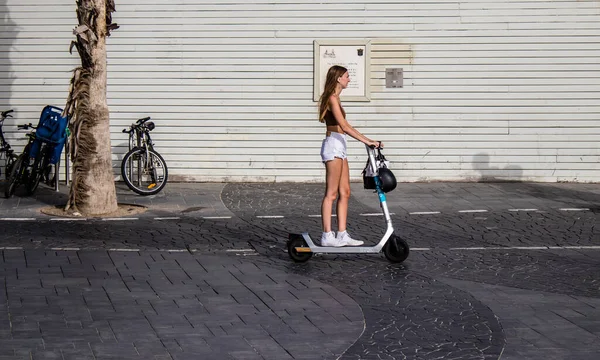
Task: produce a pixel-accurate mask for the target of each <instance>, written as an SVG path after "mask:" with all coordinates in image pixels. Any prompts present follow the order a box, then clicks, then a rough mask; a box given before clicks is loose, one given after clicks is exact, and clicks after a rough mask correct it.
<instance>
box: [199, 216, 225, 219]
mask: <svg viewBox="0 0 600 360" xmlns="http://www.w3.org/2000/svg"><path fill="white" fill-rule="evenodd" d="M202 218H203V219H205V220H221V219H231V216H203V217H202Z"/></svg>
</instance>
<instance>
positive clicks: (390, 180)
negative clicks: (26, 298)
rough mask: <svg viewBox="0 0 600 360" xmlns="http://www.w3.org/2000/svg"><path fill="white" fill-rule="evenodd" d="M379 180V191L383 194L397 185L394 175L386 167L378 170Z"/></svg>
mask: <svg viewBox="0 0 600 360" xmlns="http://www.w3.org/2000/svg"><path fill="white" fill-rule="evenodd" d="M379 180H380V181H381V190H383V192H390V191H392V190H394V189H395V188H396V185H398V183H397V182H396V177H395V176H394V173H393V172H392V171H391V170H390V169H388V168H386V167H381V168H379Z"/></svg>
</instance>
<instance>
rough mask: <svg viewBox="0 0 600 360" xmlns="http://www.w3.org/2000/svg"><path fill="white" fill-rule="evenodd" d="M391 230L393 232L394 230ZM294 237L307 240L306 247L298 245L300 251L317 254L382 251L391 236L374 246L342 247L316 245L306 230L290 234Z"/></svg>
mask: <svg viewBox="0 0 600 360" xmlns="http://www.w3.org/2000/svg"><path fill="white" fill-rule="evenodd" d="M391 232H393V230H392V231H391ZM391 232H390V234H391ZM386 235H387V233H386ZM292 237H302V238H303V239H304V241H305V242H306V244H307V245H308V247H306V246H302V247H296V248H295V249H296V251H297V252H299V253H307V252H312V253H315V254H336V253H337V254H375V253H378V252H380V251H381V249H382V248H383V245H384V244H385V242H386V241H387V239H388V238H389V235H388V236H384V238H383V239H381V241H380V242H379V243H377V244H376V245H374V246H342V247H333V246H319V245H316V244H315V243H314V242H313V241H312V239H311V237H310V235H309V234H308V233H307V232H304V233H302V234H290V239H292Z"/></svg>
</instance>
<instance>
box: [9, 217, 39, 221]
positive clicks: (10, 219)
mask: <svg viewBox="0 0 600 360" xmlns="http://www.w3.org/2000/svg"><path fill="white" fill-rule="evenodd" d="M35 220H36V219H35V218H0V221H35Z"/></svg>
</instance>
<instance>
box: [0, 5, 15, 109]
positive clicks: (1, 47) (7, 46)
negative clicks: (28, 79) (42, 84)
mask: <svg viewBox="0 0 600 360" xmlns="http://www.w3.org/2000/svg"><path fill="white" fill-rule="evenodd" d="M0 14H1V16H2V29H1V30H0V54H2V55H0V56H1V60H0V84H1V86H2V93H4V96H2V98H1V99H0V110H2V111H3V110H8V109H9V108H10V107H11V104H10V99H11V97H12V96H11V95H12V84H13V81H14V74H13V72H12V66H11V63H10V54H11V52H12V51H13V43H14V42H15V40H16V38H17V34H18V31H17V26H16V24H15V23H14V22H13V21H12V20H11V19H10V13H9V11H8V6H7V5H6V0H0Z"/></svg>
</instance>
